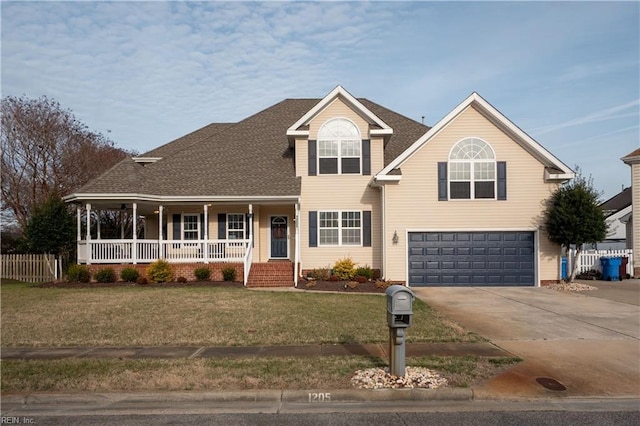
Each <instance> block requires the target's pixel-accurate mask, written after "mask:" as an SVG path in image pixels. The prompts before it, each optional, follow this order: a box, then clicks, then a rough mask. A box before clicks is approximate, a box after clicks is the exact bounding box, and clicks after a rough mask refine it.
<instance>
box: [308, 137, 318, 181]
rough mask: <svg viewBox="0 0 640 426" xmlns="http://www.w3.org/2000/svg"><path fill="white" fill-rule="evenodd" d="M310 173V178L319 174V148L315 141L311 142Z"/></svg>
mask: <svg viewBox="0 0 640 426" xmlns="http://www.w3.org/2000/svg"><path fill="white" fill-rule="evenodd" d="M308 157H309V171H308V175H309V176H315V175H317V174H318V172H317V170H316V158H317V148H316V141H314V140H309V155H308Z"/></svg>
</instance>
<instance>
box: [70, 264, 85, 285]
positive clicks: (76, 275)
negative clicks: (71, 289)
mask: <svg viewBox="0 0 640 426" xmlns="http://www.w3.org/2000/svg"><path fill="white" fill-rule="evenodd" d="M67 278H68V279H69V282H72V283H77V282H80V283H88V282H89V281H91V271H89V268H88V267H87V266H84V265H71V266H69V270H68V271H67Z"/></svg>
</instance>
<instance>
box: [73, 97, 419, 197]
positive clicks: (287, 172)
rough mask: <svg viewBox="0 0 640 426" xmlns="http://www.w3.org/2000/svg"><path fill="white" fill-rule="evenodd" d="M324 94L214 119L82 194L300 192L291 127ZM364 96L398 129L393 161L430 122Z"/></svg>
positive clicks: (391, 145)
mask: <svg viewBox="0 0 640 426" xmlns="http://www.w3.org/2000/svg"><path fill="white" fill-rule="evenodd" d="M319 101H320V99H286V100H284V101H282V102H279V103H277V104H275V105H273V106H271V107H269V108H267V109H265V110H263V111H261V112H258V113H256V114H254V115H252V116H250V117H248V118H246V119H244V120H242V121H240V122H238V123H235V124H231V123H223V124H221V123H213V124H210V125H208V126H205V127H203V128H201V129H199V130H197V131H195V132H192V133H190V134H188V135H186V136H183V137H181V138H178V139H176V140H174V141H172V142H169V143H168V144H165V145H163V146H160V147H158V148H156V149H154V150H151V151H149V152H147V153H145V154H144V155H142V156H141V157H162V159H161V160H159V161H157V162H155V163H148V164H146V165H142V164H138V163H136V162H134V161H133V160H131V159H127V160H124V161H122V162H121V163H119V164H117V165H116V166H115V167H113V168H112V169H111V170H109V171H107V172H106V173H104V174H103V175H101V176H100V177H98V178H97V179H95V180H93V181H92V182H90V183H88V184H87V185H85V186H84V187H82V188H81V189H80V190H78V191H77V193H81V194H87V193H89V194H90V193H111V194H124V193H139V194H149V195H157V196H292V195H293V196H295V195H299V194H300V178H298V177H296V173H295V156H294V151H293V149H292V148H290V147H289V143H288V139H287V135H286V132H287V129H288V128H289V127H290V126H291V125H292V124H293V123H295V122H296V121H297V120H298V119H299V118H300V117H302V116H303V115H304V114H305V113H306V112H307V111H309V110H310V109H311V108H313V106H314V105H315V104H317V103H318V102H319ZM360 102H362V103H363V104H364V105H365V106H366V107H367V108H369V109H370V110H371V111H372V112H373V113H374V114H376V115H377V116H378V117H380V118H381V119H382V120H383V121H384V122H386V123H387V124H388V125H389V126H391V127H392V128H393V130H394V133H393V135H392V136H391V138H390V139H389V141H388V142H387V144H386V146H385V164H387V163H389V162H390V161H391V160H393V159H394V158H395V157H396V156H398V155H399V154H400V153H401V152H403V151H404V150H405V149H406V148H408V147H409V146H410V145H411V144H412V143H413V142H415V141H416V140H417V139H418V138H419V137H420V136H422V134H424V133H425V132H426V131H427V130H428V129H429V128H428V127H427V126H424V125H422V124H420V123H418V122H416V121H413V120H411V119H409V118H407V117H404V116H402V115H400V114H398V113H395V112H393V111H391V110H389V109H387V108H384V107H382V106H380V105H378V104H376V103H374V102H371V101H369V100H367V99H360ZM374 172H375V171H374Z"/></svg>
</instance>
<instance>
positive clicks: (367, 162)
mask: <svg viewBox="0 0 640 426" xmlns="http://www.w3.org/2000/svg"><path fill="white" fill-rule="evenodd" d="M362 174H363V175H370V174H371V139H363V140H362Z"/></svg>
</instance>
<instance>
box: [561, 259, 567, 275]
mask: <svg viewBox="0 0 640 426" xmlns="http://www.w3.org/2000/svg"><path fill="white" fill-rule="evenodd" d="M561 270H562V272H561V274H562V279H563V280H566V279H567V258H566V257H563V258H562V269H561Z"/></svg>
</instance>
